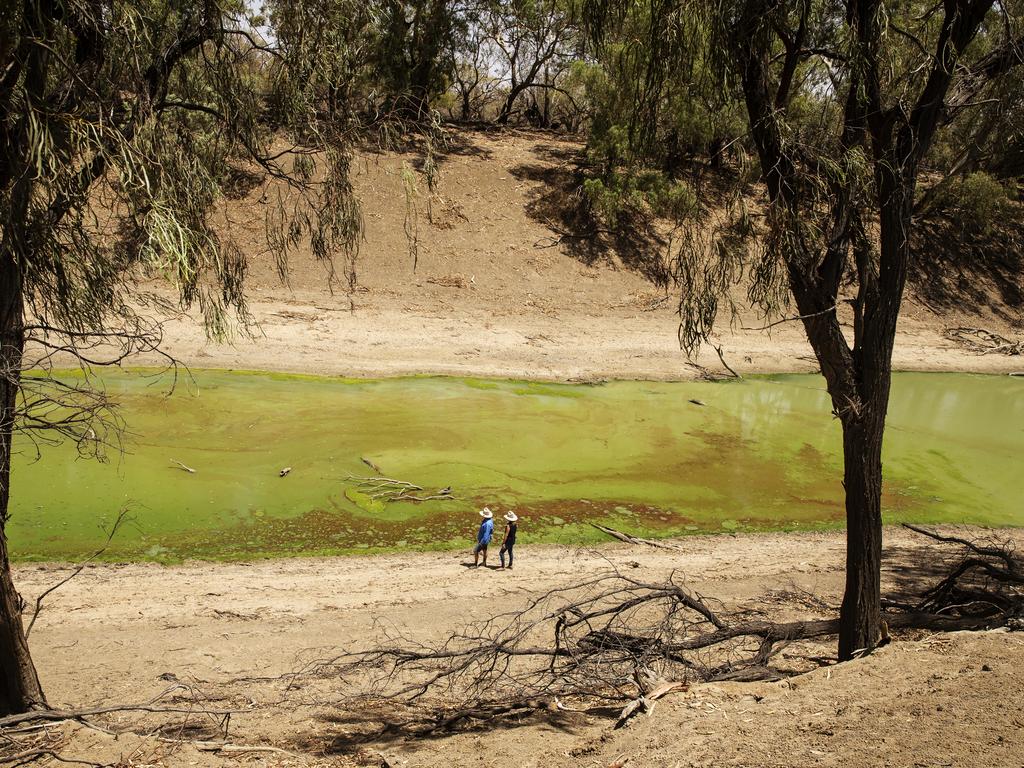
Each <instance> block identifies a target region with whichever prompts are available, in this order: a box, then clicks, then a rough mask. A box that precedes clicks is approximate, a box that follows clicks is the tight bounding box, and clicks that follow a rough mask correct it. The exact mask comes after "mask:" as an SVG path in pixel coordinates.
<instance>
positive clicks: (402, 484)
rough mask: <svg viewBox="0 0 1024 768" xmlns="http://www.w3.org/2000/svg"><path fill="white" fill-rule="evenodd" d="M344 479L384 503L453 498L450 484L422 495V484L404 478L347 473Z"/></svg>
mask: <svg viewBox="0 0 1024 768" xmlns="http://www.w3.org/2000/svg"><path fill="white" fill-rule="evenodd" d="M345 479H346V480H348V481H349V482H351V483H353V485H354V487H355V488H356V489H357V490H359V491H360V492H361V493H365V494H366V495H367V496H369V497H370V498H371V499H376V500H378V501H383V502H385V503H387V502H392V501H415V502H423V501H436V500H450V499H454V498H455V497H454V496H453V495H452V489H451V486H449V487H447V488H441V489H440V490H438V491H436V492H434V493H429V492H427V493H426V495H422V494H423V492H424V489H423V486H420V485H416V484H415V483H410V482H407V481H405V480H395V479H393V478H390V477H358V476H356V475H349V476H348V477H346V478H345Z"/></svg>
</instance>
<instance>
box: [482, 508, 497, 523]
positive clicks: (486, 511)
mask: <svg viewBox="0 0 1024 768" xmlns="http://www.w3.org/2000/svg"><path fill="white" fill-rule="evenodd" d="M480 517H486V518H487V519H488V520H489V519H491V518H492V517H494V514H493V513H492V512H491V510H489V509H488V508H487V507H484V508H483V509H481V510H480Z"/></svg>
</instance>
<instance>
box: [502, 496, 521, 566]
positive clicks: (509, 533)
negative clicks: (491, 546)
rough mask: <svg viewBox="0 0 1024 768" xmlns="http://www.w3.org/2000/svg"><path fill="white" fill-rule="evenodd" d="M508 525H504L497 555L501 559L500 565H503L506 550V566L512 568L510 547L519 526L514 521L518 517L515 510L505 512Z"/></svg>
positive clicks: (514, 541)
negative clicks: (503, 532) (503, 533)
mask: <svg viewBox="0 0 1024 768" xmlns="http://www.w3.org/2000/svg"><path fill="white" fill-rule="evenodd" d="M505 519H506V520H507V521H508V525H506V526H505V536H504V537H503V538H502V540H501V549H500V550H498V557H499V558H500V559H501V567H502V568H504V567H505V553H506V552H508V567H509V570H512V548H513V547H515V545H516V529H517V528H518V527H519V526H518V524H517V523H516V521H517V520H518V519H519V517H518V516H517V515H516V513H515V512H513V511H512V510H509V511H508V512H506V513H505Z"/></svg>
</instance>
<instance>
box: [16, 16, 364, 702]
mask: <svg viewBox="0 0 1024 768" xmlns="http://www.w3.org/2000/svg"><path fill="white" fill-rule="evenodd" d="M244 13H245V8H244V5H243V3H242V2H241V0H87V1H86V2H70V0H22V2H18V3H8V4H6V5H5V10H4V12H3V15H2V16H0V713H12V712H19V711H24V710H27V709H30V708H37V707H44V706H45V705H46V700H45V697H44V695H43V691H42V689H41V686H40V683H39V679H38V676H37V674H36V670H35V667H34V665H33V662H32V658H31V656H30V654H29V649H28V646H27V644H26V641H25V635H24V632H23V625H22V618H21V601H20V598H19V595H18V593H17V591H16V590H15V586H14V583H13V581H12V576H11V569H10V559H9V551H8V547H7V539H6V534H5V528H6V522H7V519H8V511H9V502H10V494H11V454H12V441H13V436H14V433H15V431H16V430H17V429H22V430H24V431H25V433H26V435H27V436H28V437H36V438H38V439H43V440H47V439H51V438H54V439H56V438H65V439H70V440H73V441H74V442H75V443H76V444H77V445H78V447H79V450H80V451H82V452H83V453H87V454H92V453H97V452H99V451H101V450H102V446H103V444H104V443H105V442H106V441H108V440H109V439H111V435H110V433H109V431H108V430H107V428H108V427H109V422H108V421H106V420H105V419H104V415H105V414H107V413H109V411H108V410H107V408H106V402H105V401H104V399H103V397H102V394H101V393H99V392H97V391H96V390H92V389H90V388H89V387H88V385H87V384H86V385H80V384H69V383H68V382H67V380H65V379H62V378H60V377H53V376H51V377H47V376H45V375H43V376H42V377H40V375H39V370H40V369H43V372H44V374H45V369H46V368H49V367H52V366H53V365H57V364H59V365H67V364H68V363H69V362H70V363H75V362H77V363H79V364H80V365H82V366H83V367H85V368H88V367H90V366H91V365H93V364H102V363H116V362H119V361H120V360H122V359H124V357H125V355H127V354H129V353H130V352H132V351H134V350H138V349H139V348H145V349H157V348H158V346H159V341H160V335H159V326H158V324H156V323H155V321H154V320H153V319H152V313H151V310H153V309H154V308H155V303H159V302H168V301H169V303H170V304H171V305H172V306H173V305H178V306H179V307H181V308H189V307H196V308H197V309H198V310H199V311H200V312H201V314H202V317H203V319H204V321H205V324H206V327H207V329H208V332H209V333H211V334H213V335H222V334H224V333H225V332H226V331H227V330H228V327H229V324H230V323H232V322H235V321H240V322H243V323H244V321H245V318H246V304H245V295H244V292H243V288H244V277H245V272H246V254H245V253H243V252H242V251H241V250H240V248H239V247H238V246H237V245H236V244H235V243H234V242H232V241H231V239H230V237H228V236H226V235H225V234H224V233H223V232H221V231H220V230H219V229H218V228H217V227H216V226H215V225H214V219H213V217H214V214H215V212H216V209H217V206H218V202H219V201H220V200H221V199H222V198H223V196H224V195H225V193H226V192H225V191H226V189H228V188H229V187H230V185H231V184H232V183H233V180H235V179H237V177H238V176H239V174H242V175H243V176H244V175H250V176H251V175H254V174H261V175H263V176H264V177H270V178H273V179H275V180H276V182H277V183H276V184H275V185H274V188H273V191H271V190H270V189H269V188H268V196H269V197H271V198H272V203H271V204H270V205H269V206H268V214H267V221H266V223H267V239H268V247H269V248H270V249H271V250H272V251H273V252H274V253H275V254H276V255H277V257H278V259H279V263H280V265H281V267H282V269H284V268H286V261H285V260H286V258H287V255H288V253H289V251H290V250H291V249H292V248H293V247H295V246H296V245H297V244H299V243H300V242H304V241H308V242H309V243H310V245H311V247H312V249H313V252H314V253H315V254H316V256H317V257H319V258H320V259H322V260H323V261H324V262H325V263H327V264H330V263H332V258H333V256H334V255H335V254H336V253H340V254H343V255H344V256H345V264H346V269H348V270H349V271H350V268H351V263H352V262H351V260H352V259H354V255H355V252H356V248H357V245H358V242H359V238H360V232H361V220H360V217H359V211H358V208H357V206H356V204H355V201H354V200H353V196H352V190H351V187H350V185H349V179H348V167H349V154H348V146H349V137H350V129H351V126H350V124H349V123H348V122H347V121H345V120H341V119H338V118H339V114H338V113H339V110H341V109H343V106H344V105H342V104H339V103H335V104H333V105H332V106H331V110H330V111H331V112H332V114H333V118H332V119H325V117H324V116H325V115H326V113H327V112H328V109H327V107H328V105H327V104H326V103H324V101H323V100H322V94H321V93H319V92H317V91H316V90H315V89H313V88H312V86H311V85H310V80H311V78H309V73H310V72H311V71H312V70H315V69H316V67H317V66H318V62H317V61H316V59H315V57H314V52H313V51H312V50H311V48H310V47H303V46H294V47H292V48H289V49H278V48H276V47H273V46H270V45H267V44H266V42H265V41H264V40H262V39H260V38H259V36H258V35H257V34H255V33H254V31H253V28H252V27H251V26H250V25H249V24H248V23H247V20H246V18H245V16H244ZM313 79H314V80H315V78H313ZM140 276H150V277H159V278H163V279H164V280H165V282H166V284H167V285H168V286H169V287H170V291H167V290H164V291H163V292H160V291H157V292H153V293H151V294H148V295H147V294H143V293H142V292H141V291H140V289H138V288H137V283H136V278H138V277H140ZM168 296H170V297H171V298H170V299H168ZM232 318H234V320H232ZM28 369H35V370H34V371H32V373H31V374H29V375H26V371H27V370H28Z"/></svg>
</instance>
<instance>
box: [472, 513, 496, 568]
mask: <svg viewBox="0 0 1024 768" xmlns="http://www.w3.org/2000/svg"><path fill="white" fill-rule="evenodd" d="M480 517H482V518H483V521H482V522H481V523H480V529H479V530H478V531H477V532H476V546H475V547H474V548H473V566H474V567H475V566H477V565H478V564H479V563H478V562H477V561H478V560H479V559H480V554H481V553H483V556H484V568H486V567H487V545H488V544H490V543H491V537H492V536H493V535H494V515H493V514H492V512H491V510H489V509H488V508H487V507H484V508H483V509H481V510H480Z"/></svg>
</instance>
